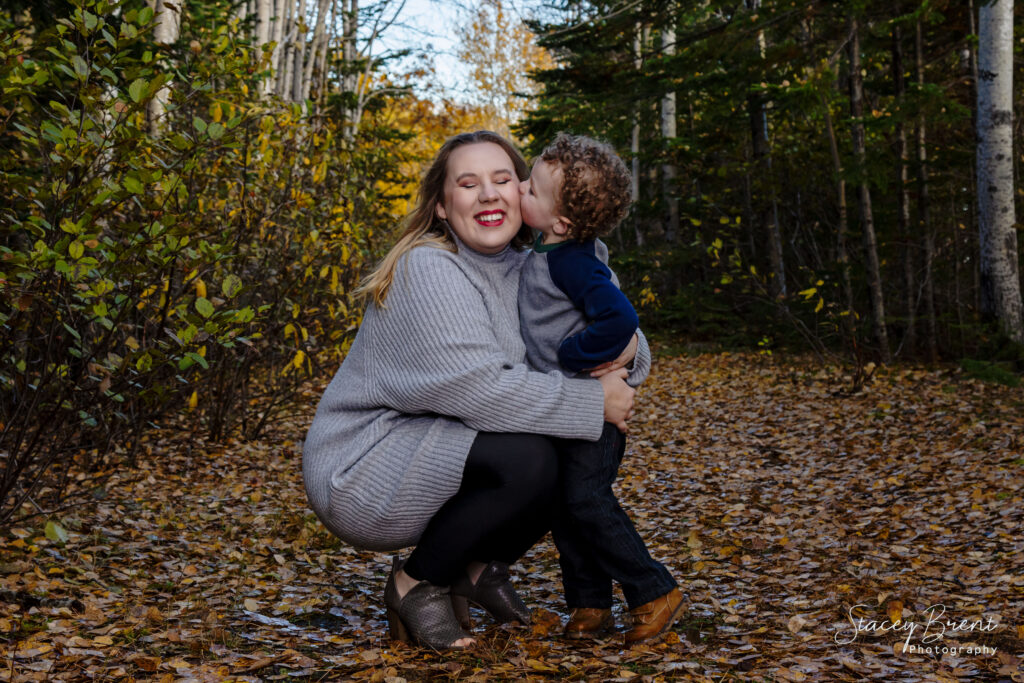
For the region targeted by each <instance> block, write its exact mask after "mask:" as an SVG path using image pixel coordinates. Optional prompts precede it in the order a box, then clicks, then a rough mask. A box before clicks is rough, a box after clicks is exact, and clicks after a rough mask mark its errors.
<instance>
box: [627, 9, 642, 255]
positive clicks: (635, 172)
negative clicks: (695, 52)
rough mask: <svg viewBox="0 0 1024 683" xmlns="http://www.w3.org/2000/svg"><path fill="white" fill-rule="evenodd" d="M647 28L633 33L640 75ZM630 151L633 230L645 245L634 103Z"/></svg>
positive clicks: (637, 108)
mask: <svg viewBox="0 0 1024 683" xmlns="http://www.w3.org/2000/svg"><path fill="white" fill-rule="evenodd" d="M644 32H645V29H644V27H643V26H642V25H641V24H637V26H636V33H635V34H634V35H633V66H634V67H635V68H636V72H637V75H638V76H639V75H640V73H641V71H642V69H643V36H644ZM629 152H630V155H631V159H630V171H631V173H632V178H633V232H634V234H635V235H636V246H638V247H642V246H644V231H643V230H642V229H641V227H640V212H639V210H638V202H639V201H640V105H639V103H636V104H634V105H633V134H632V137H631V138H630V143H629Z"/></svg>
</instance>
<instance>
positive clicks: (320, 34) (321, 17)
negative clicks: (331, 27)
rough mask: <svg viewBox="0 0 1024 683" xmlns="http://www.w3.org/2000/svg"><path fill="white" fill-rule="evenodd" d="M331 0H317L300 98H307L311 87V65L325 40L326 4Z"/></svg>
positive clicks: (316, 60)
mask: <svg viewBox="0 0 1024 683" xmlns="http://www.w3.org/2000/svg"><path fill="white" fill-rule="evenodd" d="M332 1H333V0H319V2H318V3H317V7H316V25H315V26H314V27H313V42H312V43H311V44H310V46H309V57H308V58H307V60H306V64H305V69H304V70H303V72H302V99H303V100H308V99H309V94H310V92H311V90H312V87H313V67H314V66H316V65H317V63H318V61H319V55H320V51H321V45H323V44H324V43H325V42H326V40H327V11H328V4H329V3H331V2H332Z"/></svg>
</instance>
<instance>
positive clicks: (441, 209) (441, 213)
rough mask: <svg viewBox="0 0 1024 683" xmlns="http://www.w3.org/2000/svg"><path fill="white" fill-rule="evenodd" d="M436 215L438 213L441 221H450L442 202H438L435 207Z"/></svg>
mask: <svg viewBox="0 0 1024 683" xmlns="http://www.w3.org/2000/svg"><path fill="white" fill-rule="evenodd" d="M434 213H436V214H437V217H438V218H440V219H441V220H443V221H446V220H448V213H447V212H446V211H445V210H444V204H442V203H441V202H438V203H437V204H436V205H435V206H434Z"/></svg>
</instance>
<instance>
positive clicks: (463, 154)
mask: <svg viewBox="0 0 1024 683" xmlns="http://www.w3.org/2000/svg"><path fill="white" fill-rule="evenodd" d="M528 175H529V173H528V170H527V167H526V163H525V162H524V161H523V159H522V157H521V156H520V155H519V153H518V152H517V151H516V149H515V148H514V147H512V145H511V144H509V143H508V142H507V141H506V140H504V139H503V138H501V137H500V136H498V135H496V134H494V133H490V132H486V131H480V132H476V133H467V134H462V135H458V136H455V137H454V138H451V139H450V140H448V141H447V142H446V143H445V144H444V145H443V146H442V148H441V149H440V151H439V152H438V155H437V158H436V159H435V160H434V162H433V164H432V165H431V167H430V169H429V170H428V171H427V173H426V175H425V177H424V179H423V182H422V184H421V186H420V190H419V196H418V202H417V206H416V209H415V210H414V212H413V213H412V214H411V216H410V218H409V222H408V225H407V227H406V229H405V232H404V233H403V235H402V237H401V238H400V239H399V241H398V243H397V244H396V245H395V246H394V248H392V250H391V251H390V252H389V253H388V255H387V256H386V257H385V259H384V260H383V261H382V262H381V264H380V265H379V266H378V267H377V269H376V270H375V271H374V272H373V273H372V274H371V275H370V276H369V277H368V278H367V280H366V281H365V282H364V285H363V288H362V289H363V292H364V293H365V294H366V295H368V296H369V297H371V303H370V304H369V306H368V307H367V310H366V314H365V316H364V318H363V322H362V325H361V326H360V329H359V332H358V333H357V334H356V338H355V341H354V342H353V344H352V348H351V350H350V351H349V353H348V355H347V357H346V358H345V361H344V363H343V364H342V366H341V368H340V369H339V370H338V372H337V374H336V375H335V377H334V379H333V380H332V381H331V383H330V385H329V386H328V387H327V390H326V391H325V392H324V396H323V398H322V399H321V401H320V405H319V407H318V408H317V413H316V417H315V418H314V420H313V424H312V426H311V427H310V430H309V434H308V436H307V438H306V442H305V446H304V449H303V476H304V478H305V485H306V492H307V495H308V496H309V501H310V505H311V507H312V508H313V510H314V511H315V512H316V514H317V516H318V517H319V518H320V519H321V521H322V522H323V523H324V525H325V526H326V527H327V528H328V529H329V530H330V531H331V532H332V533H334V534H336V535H337V536H339V537H340V538H341V539H342V540H344V541H346V542H347V543H350V544H352V545H353V546H356V547H360V548H366V549H371V550H393V549H398V548H404V547H408V546H411V545H416V548H415V550H413V552H412V554H411V555H410V556H409V558H408V559H407V561H406V562H405V563H404V565H401V564H400V563H399V562H398V560H397V558H396V560H395V565H394V567H393V569H392V573H391V576H390V577H389V578H388V583H387V586H386V588H385V595H384V599H385V604H386V606H387V609H388V623H389V627H390V630H391V635H392V637H396V638H401V639H412V640H414V641H416V642H419V643H420V644H423V645H427V646H430V647H434V648H436V649H443V648H448V647H463V646H466V645H469V644H471V643H472V642H473V641H472V639H471V638H470V637H469V636H468V634H466V632H465V631H464V630H463V626H464V625H465V623H466V617H467V616H468V613H467V612H466V610H465V605H466V601H467V600H470V601H473V602H475V603H477V604H479V605H481V606H482V607H484V608H485V609H487V610H488V611H489V612H490V613H491V614H492V615H493V616H495V617H496V618H497V619H499V620H503V621H511V620H518V621H521V622H523V623H526V622H527V621H528V620H529V611H528V610H527V609H526V606H525V605H524V604H523V602H522V600H521V599H520V598H519V596H518V595H516V593H515V591H514V590H513V588H512V586H511V584H510V582H509V580H508V565H509V564H511V563H513V562H514V561H516V560H517V559H518V558H519V557H520V556H522V554H523V553H525V552H526V551H527V550H528V549H529V548H530V547H531V546H532V545H533V544H534V543H536V542H537V540H539V539H540V538H541V537H542V536H543V535H544V534H545V533H546V532H547V530H548V528H549V526H550V520H551V517H552V514H553V513H552V510H553V508H552V502H553V501H552V497H553V494H554V490H555V482H556V478H557V459H556V456H555V453H554V450H553V448H552V446H551V444H550V443H548V441H547V439H545V438H544V437H543V436H539V435H548V436H557V437H565V438H571V439H588V440H591V441H593V440H597V439H598V438H599V437H600V435H601V430H602V425H603V423H604V421H606V420H607V421H610V422H613V423H616V424H619V425H622V426H624V425H625V420H626V419H627V418H628V416H629V413H630V410H631V408H632V402H633V390H632V389H631V388H630V387H629V386H627V385H626V383H625V381H624V379H623V378H624V377H626V374H627V373H626V371H625V370H623V369H616V370H615V371H614V372H611V373H608V374H604V375H602V376H601V377H600V378H599V379H597V380H594V379H566V378H563V377H562V376H561V375H560V374H559V373H551V374H544V373H538V372H533V371H531V370H529V369H528V368H527V366H526V365H524V358H525V351H524V347H523V342H522V339H521V338H520V335H519V316H518V313H517V303H516V296H517V290H518V285H519V269H520V267H521V265H522V263H523V257H524V253H523V252H522V247H523V246H524V245H526V244H528V243H529V242H530V240H531V235H530V230H529V228H528V227H526V226H524V225H523V223H522V218H521V216H520V212H519V181H520V180H523V179H525V178H526V177H527V176H528ZM629 360H632V359H628V358H627V359H620V361H622V362H621V363H620V365H624V364H625V363H626V362H628V361H629ZM649 362H650V352H649V350H648V349H647V346H646V344H645V343H643V341H642V339H641V343H640V345H639V350H638V352H637V355H636V362H635V365H636V366H638V367H637V370H636V371H641V369H642V368H640V367H639V366H642V365H645V364H649ZM448 587H450V595H449V588H448ZM453 602H454V603H455V605H456V607H457V608H458V609H459V612H460V614H459V615H458V616H457V615H456V613H455V610H454V609H453V607H452V604H453ZM459 617H461V622H462V623H461V624H460V618H459Z"/></svg>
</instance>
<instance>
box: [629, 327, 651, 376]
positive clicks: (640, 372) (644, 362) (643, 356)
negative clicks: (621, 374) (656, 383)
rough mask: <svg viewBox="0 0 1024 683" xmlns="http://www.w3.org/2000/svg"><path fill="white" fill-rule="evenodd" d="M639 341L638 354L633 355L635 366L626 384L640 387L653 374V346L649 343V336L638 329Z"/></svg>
mask: <svg viewBox="0 0 1024 683" xmlns="http://www.w3.org/2000/svg"><path fill="white" fill-rule="evenodd" d="M636 333H637V336H638V337H639V342H638V343H637V347H636V356H634V357H633V367H632V368H630V370H629V376H628V377H626V384H628V385H629V386H631V387H638V386H640V385H641V384H643V383H644V380H646V379H647V376H648V375H649V374H651V347H650V346H648V344H647V337H645V336H644V333H643V332H641V331H640V330H637V331H636Z"/></svg>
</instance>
